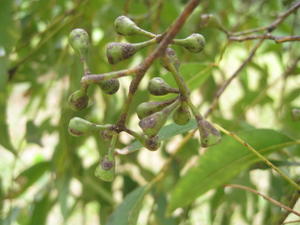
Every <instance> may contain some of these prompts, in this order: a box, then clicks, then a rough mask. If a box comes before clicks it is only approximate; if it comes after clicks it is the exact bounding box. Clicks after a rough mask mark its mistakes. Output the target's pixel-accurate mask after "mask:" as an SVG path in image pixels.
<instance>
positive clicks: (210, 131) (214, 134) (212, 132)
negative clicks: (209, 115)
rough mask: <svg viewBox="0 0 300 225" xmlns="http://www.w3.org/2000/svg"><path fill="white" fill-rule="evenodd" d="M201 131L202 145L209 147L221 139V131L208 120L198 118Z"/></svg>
mask: <svg viewBox="0 0 300 225" xmlns="http://www.w3.org/2000/svg"><path fill="white" fill-rule="evenodd" d="M197 123H198V128H199V132H200V139H201V146H202V147H208V146H211V145H215V144H217V143H219V142H220V141H221V134H220V132H219V131H218V130H217V129H216V128H215V127H214V126H213V125H212V124H211V123H209V122H208V121H207V120H204V119H197Z"/></svg>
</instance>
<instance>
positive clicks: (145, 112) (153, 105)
mask: <svg viewBox="0 0 300 225" xmlns="http://www.w3.org/2000/svg"><path fill="white" fill-rule="evenodd" d="M175 100H176V99H175V98H174V99H168V100H165V101H158V102H143V103H141V104H139V105H138V107H137V109H136V113H137V115H138V117H139V119H143V118H144V117H146V116H149V115H151V114H153V113H155V112H158V111H160V110H162V109H163V108H165V107H166V106H168V105H170V104H171V103H173V102H174V101H175Z"/></svg>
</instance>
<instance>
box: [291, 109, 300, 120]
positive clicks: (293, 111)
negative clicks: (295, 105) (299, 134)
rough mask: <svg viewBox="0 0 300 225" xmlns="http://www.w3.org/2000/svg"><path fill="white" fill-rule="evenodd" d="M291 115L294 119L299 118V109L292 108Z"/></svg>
mask: <svg viewBox="0 0 300 225" xmlns="http://www.w3.org/2000/svg"><path fill="white" fill-rule="evenodd" d="M292 116H293V119H294V120H300V109H292Z"/></svg>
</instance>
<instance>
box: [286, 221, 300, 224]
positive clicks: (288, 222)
mask: <svg viewBox="0 0 300 225" xmlns="http://www.w3.org/2000/svg"><path fill="white" fill-rule="evenodd" d="M298 222H300V220H291V221H287V222H284V223H282V224H290V223H298Z"/></svg>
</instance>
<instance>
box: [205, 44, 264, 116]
mask: <svg viewBox="0 0 300 225" xmlns="http://www.w3.org/2000/svg"><path fill="white" fill-rule="evenodd" d="M263 41H264V40H263V39H261V40H260V41H259V42H257V44H256V45H255V46H254V47H253V48H252V49H251V51H250V54H249V56H248V57H247V59H246V60H245V61H244V62H243V63H242V64H241V65H240V66H239V68H238V69H237V70H236V71H235V72H234V73H233V74H232V75H231V77H230V78H229V79H228V80H227V81H226V82H225V83H224V84H223V85H222V86H221V87H220V89H219V90H218V91H217V93H216V95H215V97H214V99H213V102H212V104H211V105H210V107H209V109H208V110H207V111H206V113H205V117H207V116H208V115H209V114H211V113H212V111H213V110H214V109H215V107H216V106H217V104H218V101H219V99H220V97H221V95H222V94H223V93H224V91H225V90H226V88H227V87H228V86H229V84H230V83H231V82H232V81H233V79H234V78H236V77H237V76H238V75H239V73H240V72H241V71H242V70H243V69H244V67H245V66H246V65H247V64H248V63H249V62H250V61H251V60H252V58H253V56H254V55H255V53H256V50H257V49H258V48H259V46H261V44H262V43H263Z"/></svg>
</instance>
